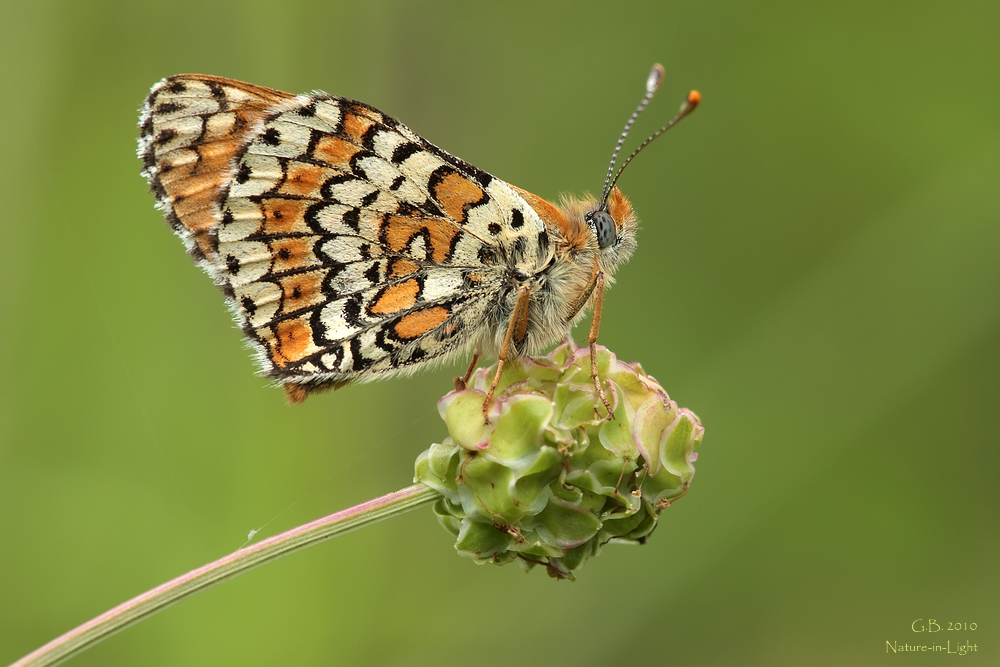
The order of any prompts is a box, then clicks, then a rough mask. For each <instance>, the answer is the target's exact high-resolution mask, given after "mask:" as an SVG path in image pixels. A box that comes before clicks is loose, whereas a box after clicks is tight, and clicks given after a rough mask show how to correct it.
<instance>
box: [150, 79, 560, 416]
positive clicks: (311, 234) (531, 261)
mask: <svg viewBox="0 0 1000 667" xmlns="http://www.w3.org/2000/svg"><path fill="white" fill-rule="evenodd" d="M167 81H170V80H167ZM168 85H169V84H168ZM241 85H242V84H241ZM154 125H155V123H154ZM206 125H211V119H209V121H208V122H207V123H206ZM221 187H222V192H223V194H222V195H221V196H219V197H218V198H217V199H216V200H215V201H216V203H215V210H214V215H215V218H214V225H210V226H209V227H208V228H209V229H210V230H211V232H210V234H209V238H210V239H211V243H210V244H209V246H210V247H209V248H208V249H207V250H206V251H203V254H204V255H205V256H206V257H207V258H209V259H210V260H211V262H210V264H211V265H210V266H209V267H207V268H209V270H210V272H212V273H213V274H214V276H215V278H216V281H217V282H218V283H219V284H220V286H221V287H222V288H223V289H224V291H225V292H226V294H227V295H228V296H229V300H230V304H231V306H232V308H233V310H234V312H235V313H236V315H237V317H238V318H239V320H240V323H241V325H242V327H243V330H244V332H245V334H246V336H247V338H248V340H250V341H251V342H252V343H253V344H254V346H255V347H256V348H257V350H258V352H259V355H258V356H259V359H260V362H261V365H262V366H263V368H264V370H265V372H266V373H267V374H268V375H270V376H271V377H274V378H275V379H276V380H278V381H279V382H281V383H283V384H285V386H286V389H287V390H288V392H289V396H290V397H291V398H292V399H293V400H301V399H302V398H304V397H305V395H306V393H307V392H308V391H310V390H314V389H319V388H324V387H328V386H331V385H332V386H339V385H341V384H345V383H347V382H350V381H365V380H370V379H376V378H379V377H384V376H386V375H389V374H393V373H398V372H405V371H407V370H411V369H413V368H414V367H415V366H416V365H417V364H422V363H425V362H428V361H431V360H435V359H437V360H443V359H446V358H448V357H450V356H451V355H452V354H455V353H458V352H459V351H461V350H463V349H467V348H468V347H470V346H472V345H476V344H481V340H483V339H486V338H489V339H492V337H493V335H494V332H495V330H496V329H497V328H498V321H499V328H500V330H502V328H503V327H504V326H505V325H506V322H503V321H500V320H502V319H503V313H504V312H505V308H507V306H506V305H505V304H506V301H507V300H508V297H509V294H510V289H509V287H508V284H509V283H510V280H509V276H510V275H511V274H512V272H513V273H517V272H522V273H525V274H527V275H531V274H533V273H535V272H536V271H538V270H539V269H540V268H541V267H542V266H544V265H545V263H546V262H547V261H548V260H549V258H550V256H551V248H550V243H549V239H548V235H547V232H546V230H545V226H544V225H543V224H542V221H541V220H540V219H539V217H538V214H537V213H536V212H535V210H534V209H533V208H532V207H531V206H529V205H528V204H527V203H526V202H525V200H524V199H523V198H522V197H521V196H520V195H519V194H518V193H517V192H515V191H514V189H512V188H511V187H510V186H509V185H507V184H506V183H504V182H503V181H501V180H500V179H497V178H494V177H493V176H491V175H490V174H488V173H486V172H484V171H482V170H480V169H477V168H476V167H473V166H472V165H470V164H468V163H466V162H464V161H462V160H459V159H458V158H455V157H454V156H452V155H449V154H448V153H446V152H445V151H443V150H441V149H439V148H437V147H436V146H434V145H433V144H431V143H429V142H427V141H425V140H424V139H422V138H421V137H419V136H418V135H416V134H415V133H414V132H412V131H411V130H409V129H408V128H407V127H405V126H404V125H402V124H401V123H399V122H398V121H396V120H394V119H393V118H390V117H389V116H386V115H385V114H382V113H381V112H379V111H378V110H376V109H373V108H372V107H370V106H367V105H364V104H362V103H359V102H355V101H353V100H348V99H345V98H340V97H334V96H330V95H325V94H320V93H316V94H312V95H301V96H297V97H294V98H286V99H283V100H280V101H278V102H277V104H275V105H273V106H272V107H271V108H270V109H269V110H268V111H267V113H266V114H265V115H264V116H263V117H262V118H261V119H260V120H259V121H258V122H257V124H256V125H255V126H254V127H253V128H252V129H251V131H250V132H249V133H246V134H244V135H243V137H242V145H241V147H240V149H239V150H238V151H237V152H236V153H235V154H234V155H233V156H232V158H231V160H230V169H229V172H228V177H227V178H226V179H224V182H223V184H222V186H221ZM175 208H176V207H175ZM181 222H182V224H185V223H184V218H181ZM185 227H186V225H185ZM200 245H201V244H199V247H200Z"/></svg>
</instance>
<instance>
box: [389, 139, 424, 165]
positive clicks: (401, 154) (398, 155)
mask: <svg viewBox="0 0 1000 667" xmlns="http://www.w3.org/2000/svg"><path fill="white" fill-rule="evenodd" d="M422 150H423V149H422V148H421V147H420V145H419V144H415V143H413V142H407V143H405V144H400V145H399V146H396V149H395V150H394V151H392V158H391V160H392V163H393V164H400V163H402V162H405V161H406V160H407V158H409V157H411V156H412V155H414V154H415V153H419V152H420V151H422Z"/></svg>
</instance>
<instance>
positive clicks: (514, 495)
mask: <svg viewBox="0 0 1000 667" xmlns="http://www.w3.org/2000/svg"><path fill="white" fill-rule="evenodd" d="M597 368H598V376H599V377H600V380H601V382H602V383H603V386H604V387H605V393H606V394H607V395H608V398H609V400H610V401H611V403H612V408H613V409H614V414H615V416H614V419H611V420H607V419H605V418H604V417H602V416H601V414H600V413H599V412H598V409H597V408H596V407H595V406H598V405H601V401H600V399H599V398H598V396H597V391H596V388H595V387H594V383H593V381H592V379H591V376H590V349H589V348H577V347H576V346H575V345H573V344H572V343H564V344H562V345H560V346H559V347H557V348H556V349H554V350H553V351H552V352H551V353H550V354H548V355H547V356H544V357H534V358H528V359H524V360H522V361H521V362H519V363H511V364H509V365H508V366H507V369H505V371H504V374H503V377H502V378H501V382H500V385H499V387H498V388H497V392H496V395H495V398H494V400H493V402H492V404H491V405H490V406H489V414H490V420H489V423H484V420H483V416H482V414H483V413H482V407H483V400H484V399H485V397H486V390H487V389H488V387H489V383H490V382H491V380H492V378H493V374H494V372H495V367H492V368H485V369H478V370H477V371H476V372H475V374H474V375H473V378H472V380H471V382H470V385H469V387H468V388H467V389H464V390H461V391H454V392H451V393H450V394H448V395H447V396H445V397H444V398H442V399H441V400H440V401H439V402H438V411H439V412H440V414H441V417H442V418H443V419H444V421H445V424H446V425H447V427H448V433H449V437H448V438H445V439H444V441H443V442H442V443H440V444H434V445H431V447H430V448H429V449H428V450H427V451H425V452H423V453H422V454H421V455H420V456H419V457H418V459H417V462H416V481H419V482H423V483H424V484H426V485H428V486H430V487H432V488H434V489H435V490H437V491H438V492H440V493H441V495H442V498H441V499H440V500H439V501H438V502H437V504H436V505H435V512H436V513H437V515H438V519H439V520H440V522H441V524H442V525H443V526H444V527H445V528H446V529H447V530H449V531H450V532H451V533H452V534H454V535H455V536H456V538H457V540H456V543H455V548H456V549H457V550H458V552H459V553H460V554H462V555H465V556H469V557H471V558H472V559H473V560H474V561H476V562H477V563H498V564H503V563H508V562H510V561H512V560H516V561H518V562H519V563H520V564H521V565H523V566H524V567H526V568H528V569H530V568H531V567H533V566H535V565H544V566H545V567H546V568H547V570H548V572H549V574H550V575H552V576H555V577H558V578H573V573H574V572H575V571H576V570H577V569H578V568H579V567H580V566H581V565H583V563H584V562H585V561H586V560H587V559H588V558H590V557H591V556H596V555H597V554H599V553H600V551H601V549H602V548H603V547H604V545H605V544H607V543H609V542H612V541H617V542H632V543H642V542H644V541H645V540H646V538H647V537H648V536H649V534H650V533H652V531H653V529H654V528H655V527H656V522H657V519H658V518H659V514H660V512H661V511H662V510H663V509H664V508H665V507H667V506H669V505H670V504H671V503H672V502H673V501H674V500H676V499H678V498H680V497H681V496H683V495H684V494H685V493H687V490H688V487H689V485H690V483H691V479H692V477H693V476H694V466H693V463H694V461H695V460H696V459H697V453H696V452H695V449H696V448H697V447H698V445H699V444H700V443H701V440H702V436H703V434H704V428H703V427H702V425H701V422H700V421H699V420H698V417H697V416H696V415H695V414H694V413H693V412H691V411H690V410H687V409H685V408H678V407H677V404H676V403H674V402H673V401H672V400H670V397H669V396H668V395H667V393H666V391H664V390H663V388H662V387H661V386H660V385H659V383H657V382H656V380H654V379H653V378H652V377H650V376H649V375H647V374H646V373H645V371H643V369H642V367H641V366H639V365H638V364H626V363H623V362H621V361H618V359H617V358H616V357H615V355H614V354H613V353H611V352H610V351H609V350H607V349H606V348H604V347H601V346H598V347H597ZM601 410H602V411H603V406H602V407H601Z"/></svg>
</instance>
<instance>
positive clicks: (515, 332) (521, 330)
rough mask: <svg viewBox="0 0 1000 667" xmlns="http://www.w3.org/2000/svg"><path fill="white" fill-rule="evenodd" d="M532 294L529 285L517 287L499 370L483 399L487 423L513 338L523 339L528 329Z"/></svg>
mask: <svg viewBox="0 0 1000 667" xmlns="http://www.w3.org/2000/svg"><path fill="white" fill-rule="evenodd" d="M530 296H531V289H530V288H529V287H528V286H527V285H521V286H520V287H518V288H517V301H516V302H515V303H514V312H513V313H512V314H511V316H510V322H508V323H507V333H506V334H505V335H504V337H503V345H502V346H501V347H500V354H499V355H497V372H496V374H495V375H494V376H493V383H492V384H490V390H489V391H488V392H487V393H486V400H485V401H483V418H484V419H486V423H487V424H488V423H490V417H489V410H490V403H492V402H493V394H495V393H496V391H497V385H498V384H500V376H501V375H502V374H503V367H504V364H505V363H506V362H507V357H508V356H510V343H511V341H512V340H516V341H518V342H521V341H523V340H524V336H525V334H526V333H527V331H528V301H529V297H530Z"/></svg>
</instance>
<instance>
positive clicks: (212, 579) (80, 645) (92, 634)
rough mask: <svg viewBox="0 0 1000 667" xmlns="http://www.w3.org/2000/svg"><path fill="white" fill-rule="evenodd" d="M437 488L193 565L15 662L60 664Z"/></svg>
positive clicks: (358, 508) (416, 502)
mask: <svg viewBox="0 0 1000 667" xmlns="http://www.w3.org/2000/svg"><path fill="white" fill-rule="evenodd" d="M439 497H440V496H439V494H438V492H437V491H434V490H433V489H431V488H429V487H426V486H424V485H423V484H414V485H413V486H409V487H407V488H405V489H401V490H399V491H396V492H394V493H390V494H387V495H384V496H382V497H380V498H375V499H374V500H369V501H368V502H364V503H361V504H360V505H355V506H354V507H351V508H349V509H346V510H342V511H340V512H336V513H334V514H331V515H329V516H326V517H323V518H322V519H317V520H316V521H313V522H311V523H307V524H305V525H302V526H299V527H298V528H293V529H292V530H289V531H287V532H284V533H281V534H280V535H275V536H274V537H270V538H268V539H266V540H264V541H262V542H258V543H257V544H254V545H251V546H249V547H246V548H245V549H240V550H239V551H235V552H233V553H231V554H229V555H228V556H225V557H223V558H220V559H219V560H217V561H214V562H212V563H209V564H208V565H203V566H202V567H199V568H198V569H196V570H191V571H190V572H188V573H187V574H183V575H181V576H179V577H177V578H176V579H172V580H171V581H168V582H167V583H165V584H161V585H160V586H157V587H156V588H154V589H152V590H149V591H146V592H145V593H143V594H142V595H139V596H136V597H134V598H132V599H131V600H129V601H128V602H123V603H122V604H120V605H118V606H117V607H115V608H114V609H111V610H109V611H106V612H104V613H103V614H101V615H100V616H97V617H96V618H93V619H91V620H89V621H87V622H86V623H84V624H83V625H80V626H78V627H76V628H74V629H73V630H70V631H69V632H67V633H66V634H64V635H62V636H60V637H57V638H55V639H53V640H52V641H50V642H49V643H48V644H46V645H45V646H42V647H41V648H39V649H37V650H35V651H33V652H31V653H29V654H28V655H26V656H24V657H23V658H21V659H20V660H18V661H17V662H15V663H14V664H13V665H11V667H28V666H29V665H30V666H31V667H41V666H42V665H55V664H58V663H60V662H62V661H63V660H66V659H68V658H70V657H72V656H73V655H75V654H77V653H79V652H81V651H83V650H84V649H87V648H89V647H91V646H93V645H94V644H96V643H97V642H99V641H101V640H102V639H106V638H107V637H110V636H111V635H112V634H114V633H116V632H118V631H119V630H123V629H125V628H126V627H128V626H130V625H132V624H133V623H138V622H139V621H141V620H143V619H145V618H147V617H149V616H152V615H153V614H155V613H156V612H158V611H160V610H161V609H165V608H166V607H169V606H170V605H172V604H174V603H175V602H178V601H180V600H182V599H184V598H186V597H188V596H190V595H193V594H195V593H198V592H200V591H203V590H205V589H206V588H209V587H210V586H214V585H215V584H218V583H220V582H222V581H225V580H226V579H231V578H233V577H235V576H237V575H240V574H243V573H244V572H246V571H248V570H251V569H253V568H255V567H258V566H260V565H263V564H264V563H267V562H270V561H272V560H276V559H278V558H281V557H282V556H287V555H288V554H290V553H292V552H294V551H298V550H299V549H305V548H306V547H310V546H312V545H314V544H317V543H318V542H322V541H323V540H327V539H329V538H331V537H335V536H337V535H341V534H343V533H346V532H349V531H351V530H354V529H355V528H361V527H362V526H366V525H368V524H371V523H375V522H376V521H381V520H382V519H387V518H389V517H390V516H395V515H397V514H402V513H403V512H407V511H409V510H412V509H415V508H417V507H420V506H422V505H426V504H428V503H431V502H433V501H434V500H436V499H437V498H439Z"/></svg>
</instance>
